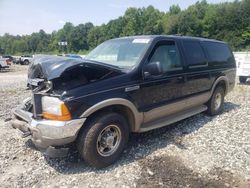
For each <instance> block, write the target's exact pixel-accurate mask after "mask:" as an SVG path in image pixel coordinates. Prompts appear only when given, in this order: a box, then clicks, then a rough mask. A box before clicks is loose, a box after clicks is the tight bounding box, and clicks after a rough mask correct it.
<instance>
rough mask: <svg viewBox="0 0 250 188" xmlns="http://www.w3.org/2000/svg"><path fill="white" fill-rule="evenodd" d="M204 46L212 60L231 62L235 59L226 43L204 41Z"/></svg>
mask: <svg viewBox="0 0 250 188" xmlns="http://www.w3.org/2000/svg"><path fill="white" fill-rule="evenodd" d="M204 46H205V48H206V50H207V53H208V57H209V61H211V62H231V61H232V60H233V55H232V53H231V52H230V50H229V47H228V46H227V45H226V44H224V43H218V42H204Z"/></svg>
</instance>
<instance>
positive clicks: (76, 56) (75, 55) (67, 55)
mask: <svg viewBox="0 0 250 188" xmlns="http://www.w3.org/2000/svg"><path fill="white" fill-rule="evenodd" d="M65 57H70V58H77V59H82V57H81V56H80V55H77V54H65Z"/></svg>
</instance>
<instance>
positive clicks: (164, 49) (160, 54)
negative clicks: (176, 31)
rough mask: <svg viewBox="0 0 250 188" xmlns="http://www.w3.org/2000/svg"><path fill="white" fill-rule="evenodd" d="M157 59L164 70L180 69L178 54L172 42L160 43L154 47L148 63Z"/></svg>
mask: <svg viewBox="0 0 250 188" xmlns="http://www.w3.org/2000/svg"><path fill="white" fill-rule="evenodd" d="M157 61H158V62H160V63H161V64H162V67H163V71H164V72H168V71H175V70H180V69H182V64H181V61H180V55H179V52H178V49H177V46H176V45H175V43H174V42H168V43H167V44H161V45H159V46H158V47H157V48H156V49H155V51H154V53H153V55H152V57H151V58H150V61H149V63H151V62H157Z"/></svg>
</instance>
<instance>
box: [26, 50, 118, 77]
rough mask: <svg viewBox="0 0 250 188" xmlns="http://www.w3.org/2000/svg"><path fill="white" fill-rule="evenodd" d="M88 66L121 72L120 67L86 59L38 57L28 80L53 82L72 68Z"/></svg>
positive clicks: (32, 65) (32, 63)
mask: <svg viewBox="0 0 250 188" xmlns="http://www.w3.org/2000/svg"><path fill="white" fill-rule="evenodd" d="M79 65H86V66H97V67H99V68H100V67H103V69H105V70H108V69H110V70H115V71H119V72H120V71H121V70H120V69H119V68H118V67H116V66H112V65H109V64H106V63H101V62H96V61H90V60H86V59H73V58H68V57H60V56H48V55H45V56H44V55H43V56H36V57H35V58H34V59H33V60H32V62H31V64H30V66H29V70H28V79H34V78H40V79H46V80H52V79H55V78H58V77H60V76H61V75H62V73H63V72H64V71H66V70H68V69H70V68H71V67H75V66H79Z"/></svg>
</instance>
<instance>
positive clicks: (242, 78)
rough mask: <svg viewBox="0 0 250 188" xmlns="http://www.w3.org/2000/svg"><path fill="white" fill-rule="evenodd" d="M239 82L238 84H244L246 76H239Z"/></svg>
mask: <svg viewBox="0 0 250 188" xmlns="http://www.w3.org/2000/svg"><path fill="white" fill-rule="evenodd" d="M239 80H240V83H246V81H247V77H246V76H240V77H239Z"/></svg>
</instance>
